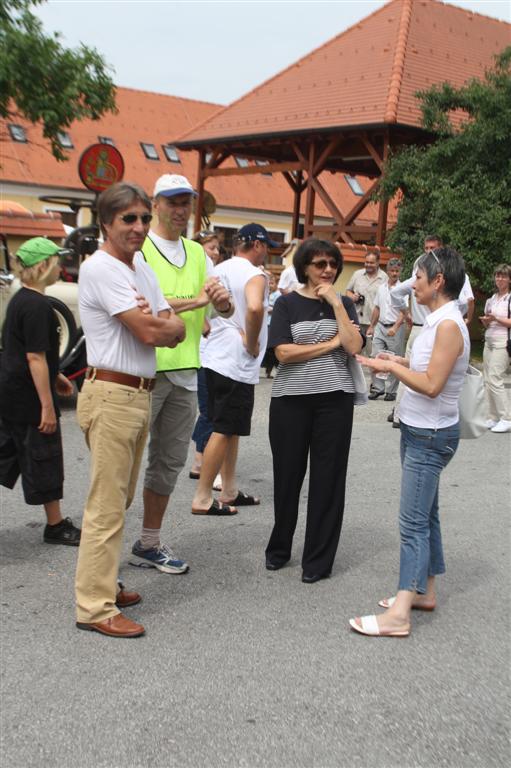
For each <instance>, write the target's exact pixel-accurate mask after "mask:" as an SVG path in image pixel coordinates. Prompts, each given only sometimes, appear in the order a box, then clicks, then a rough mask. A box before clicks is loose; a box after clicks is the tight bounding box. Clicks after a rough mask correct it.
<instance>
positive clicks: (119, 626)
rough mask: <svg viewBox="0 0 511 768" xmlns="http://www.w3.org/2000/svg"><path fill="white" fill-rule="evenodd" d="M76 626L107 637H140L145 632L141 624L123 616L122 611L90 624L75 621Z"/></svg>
mask: <svg viewBox="0 0 511 768" xmlns="http://www.w3.org/2000/svg"><path fill="white" fill-rule="evenodd" d="M76 626H77V627H78V629H88V630H89V631H90V632H100V633H101V634H102V635H108V636H109V637H140V635H143V634H144V632H145V629H144V627H143V626H142V624H137V623H136V622H135V621H132V620H131V619H128V618H127V617H126V616H123V614H122V613H118V614H117V615H116V616H112V617H111V618H110V619H105V621H96V622H93V623H92V624H83V623H82V622H80V621H77V622H76Z"/></svg>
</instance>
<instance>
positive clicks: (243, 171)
mask: <svg viewBox="0 0 511 768" xmlns="http://www.w3.org/2000/svg"><path fill="white" fill-rule="evenodd" d="M302 169H303V165H302V164H301V163H269V164H268V165H249V166H248V168H239V167H236V168H206V169H205V171H204V176H205V178H208V177H209V176H251V175H253V174H255V173H279V172H280V173H283V172H284V171H301V170H302Z"/></svg>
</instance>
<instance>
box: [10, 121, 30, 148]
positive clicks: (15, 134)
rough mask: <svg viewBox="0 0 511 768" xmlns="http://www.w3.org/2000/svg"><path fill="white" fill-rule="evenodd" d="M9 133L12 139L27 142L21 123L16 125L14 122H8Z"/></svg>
mask: <svg viewBox="0 0 511 768" xmlns="http://www.w3.org/2000/svg"><path fill="white" fill-rule="evenodd" d="M8 127H9V133H10V134H11V139H12V140H13V141H20V142H21V143H22V144H26V143H27V134H26V133H25V129H24V128H23V126H22V125H16V124H15V123H9V126H8Z"/></svg>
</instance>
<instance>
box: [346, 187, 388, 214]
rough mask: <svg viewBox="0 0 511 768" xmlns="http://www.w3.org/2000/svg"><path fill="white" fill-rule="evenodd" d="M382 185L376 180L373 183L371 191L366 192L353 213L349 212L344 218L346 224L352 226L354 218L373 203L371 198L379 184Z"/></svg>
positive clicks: (352, 210) (353, 209)
mask: <svg viewBox="0 0 511 768" xmlns="http://www.w3.org/2000/svg"><path fill="white" fill-rule="evenodd" d="M379 183H380V180H379V179H376V181H373V183H372V184H371V186H370V187H369V189H368V190H367V191H366V192H364V194H363V195H362V197H361V198H360V200H359V201H358V203H356V204H355V205H354V206H353V208H352V209H351V211H349V212H348V213H347V214H346V216H345V217H344V221H345V222H346V224H351V222H352V221H353V219H354V218H356V217H357V216H358V214H359V213H360V212H361V211H363V210H364V208H365V207H366V205H368V203H370V202H371V197H372V194H373V192H374V191H375V189H376V188H377V186H378V184H379Z"/></svg>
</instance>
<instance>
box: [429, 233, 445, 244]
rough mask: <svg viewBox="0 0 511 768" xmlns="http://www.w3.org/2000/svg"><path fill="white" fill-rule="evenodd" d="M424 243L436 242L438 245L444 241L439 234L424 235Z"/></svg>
mask: <svg viewBox="0 0 511 768" xmlns="http://www.w3.org/2000/svg"><path fill="white" fill-rule="evenodd" d="M424 242H425V243H438V245H439V246H442V245H443V244H444V241H443V240H442V238H441V237H440V235H426V237H425V238H424Z"/></svg>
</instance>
